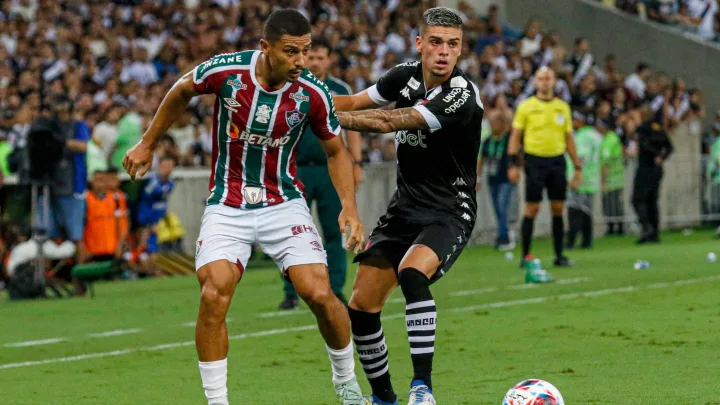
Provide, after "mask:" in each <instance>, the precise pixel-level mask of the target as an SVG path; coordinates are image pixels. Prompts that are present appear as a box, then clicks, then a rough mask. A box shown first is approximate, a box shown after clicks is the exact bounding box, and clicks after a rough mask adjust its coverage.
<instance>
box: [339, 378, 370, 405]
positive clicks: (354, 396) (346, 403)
mask: <svg viewBox="0 0 720 405" xmlns="http://www.w3.org/2000/svg"><path fill="white" fill-rule="evenodd" d="M335 393H336V394H337V397H338V399H339V400H340V404H342V405H370V404H369V403H368V400H367V399H366V398H365V397H364V396H363V394H362V390H361V389H360V384H358V382H357V379H356V378H353V379H352V380H350V381H348V382H346V383H342V384H335Z"/></svg>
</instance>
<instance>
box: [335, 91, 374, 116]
mask: <svg viewBox="0 0 720 405" xmlns="http://www.w3.org/2000/svg"><path fill="white" fill-rule="evenodd" d="M333 103H335V110H337V111H358V110H367V109H368V108H377V107H379V105H377V104H375V102H373V101H372V99H371V98H370V95H368V91H367V90H364V91H361V92H360V93H357V94H353V95H352V96H334V97H333Z"/></svg>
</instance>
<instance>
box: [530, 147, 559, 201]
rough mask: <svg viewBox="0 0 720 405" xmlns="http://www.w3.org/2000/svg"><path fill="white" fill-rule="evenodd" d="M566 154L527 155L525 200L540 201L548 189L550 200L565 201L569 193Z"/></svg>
mask: <svg viewBox="0 0 720 405" xmlns="http://www.w3.org/2000/svg"><path fill="white" fill-rule="evenodd" d="M566 176H567V164H566V163H565V156H564V155H560V156H556V157H549V158H547V157H540V156H533V155H525V201H527V202H540V201H542V200H543V190H545V189H547V196H548V199H549V200H550V201H565V198H566V194H567V177H566Z"/></svg>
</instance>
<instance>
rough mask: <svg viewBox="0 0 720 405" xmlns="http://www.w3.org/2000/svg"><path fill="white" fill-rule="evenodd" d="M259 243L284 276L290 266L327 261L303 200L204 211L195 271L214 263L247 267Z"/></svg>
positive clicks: (325, 262)
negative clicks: (249, 207) (250, 208)
mask: <svg viewBox="0 0 720 405" xmlns="http://www.w3.org/2000/svg"><path fill="white" fill-rule="evenodd" d="M255 243H259V244H260V247H261V248H262V250H263V251H264V252H265V253H266V254H267V255H268V256H270V257H271V258H272V259H273V260H274V261H275V263H276V264H277V265H278V267H279V268H280V269H281V270H282V272H283V275H284V274H285V272H286V271H287V269H288V268H289V267H290V266H297V265H301V264H315V263H322V264H325V265H327V257H326V255H325V249H324V248H323V244H322V240H321V239H320V236H319V235H318V232H317V230H316V229H315V225H314V223H313V219H312V216H311V215H310V210H309V209H308V206H307V204H306V203H305V200H304V199H302V198H298V199H294V200H290V201H287V202H284V203H280V204H278V205H273V206H270V207H264V208H258V209H252V210H243V209H239V208H233V207H228V206H226V205H210V206H208V207H207V208H205V213H204V214H203V217H202V224H201V225H200V236H198V240H197V245H196V250H195V270H196V271H197V270H198V269H199V268H201V267H202V266H204V265H206V264H208V263H210V262H214V261H216V260H227V261H229V262H231V263H235V264H237V265H238V266H239V267H240V269H241V270H244V269H245V267H246V266H247V262H248V259H249V258H250V252H251V251H252V246H253V244H255Z"/></svg>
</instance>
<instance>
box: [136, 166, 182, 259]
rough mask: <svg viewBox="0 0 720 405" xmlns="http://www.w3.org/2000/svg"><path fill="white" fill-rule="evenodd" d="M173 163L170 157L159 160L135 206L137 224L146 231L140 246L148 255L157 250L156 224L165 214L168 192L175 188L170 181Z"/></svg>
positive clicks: (173, 183)
mask: <svg viewBox="0 0 720 405" xmlns="http://www.w3.org/2000/svg"><path fill="white" fill-rule="evenodd" d="M175 162H176V159H174V158H173V157H171V156H163V157H161V158H160V159H159V162H158V167H157V172H155V173H153V174H151V175H150V178H149V179H148V180H147V184H146V185H145V186H144V187H143V188H142V190H141V191H140V196H139V199H138V204H137V222H138V224H139V225H140V226H141V227H143V228H145V229H146V232H145V234H144V236H143V241H142V242H141V244H142V245H143V246H145V247H146V252H147V253H148V254H153V253H156V252H157V250H158V244H157V230H156V229H155V228H156V226H157V224H158V222H159V221H160V220H161V219H162V218H163V217H165V215H166V214H167V203H168V197H169V194H170V192H171V191H172V190H173V188H174V187H175V182H174V181H173V180H172V179H171V176H172V172H173V170H175Z"/></svg>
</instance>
